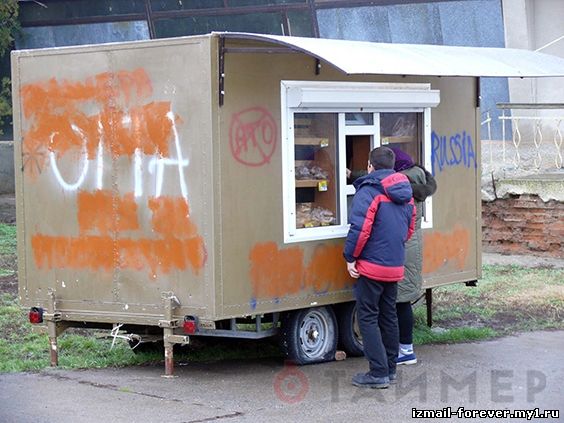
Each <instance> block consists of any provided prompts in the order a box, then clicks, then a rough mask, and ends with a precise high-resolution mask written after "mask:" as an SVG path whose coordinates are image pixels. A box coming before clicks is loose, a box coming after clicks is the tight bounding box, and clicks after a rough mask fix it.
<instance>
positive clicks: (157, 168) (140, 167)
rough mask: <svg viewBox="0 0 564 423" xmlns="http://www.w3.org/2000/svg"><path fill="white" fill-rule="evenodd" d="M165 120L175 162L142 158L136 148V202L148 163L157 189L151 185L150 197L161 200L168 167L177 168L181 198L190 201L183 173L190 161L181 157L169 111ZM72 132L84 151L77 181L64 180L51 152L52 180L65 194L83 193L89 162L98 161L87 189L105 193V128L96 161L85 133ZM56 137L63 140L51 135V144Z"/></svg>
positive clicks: (86, 182)
mask: <svg viewBox="0 0 564 423" xmlns="http://www.w3.org/2000/svg"><path fill="white" fill-rule="evenodd" d="M166 116H167V118H168V119H169V120H170V122H171V126H172V135H173V137H174V147H175V152H176V158H173V157H162V156H160V155H158V156H149V157H147V156H145V155H144V154H143V151H142V150H141V149H140V148H136V149H135V152H134V154H133V157H131V160H132V161H133V166H132V176H133V178H132V182H133V187H132V188H133V189H132V190H133V192H134V195H135V197H136V198H139V197H142V196H143V194H144V193H145V187H144V181H146V177H145V174H144V168H145V167H144V162H145V163H146V169H147V170H148V173H149V174H151V175H153V178H154V185H153V184H152V183H151V185H152V186H154V192H149V194H152V195H154V196H155V197H160V196H161V194H162V192H163V185H164V180H165V169H166V168H167V167H169V166H172V167H173V168H176V169H177V172H178V186H179V188H180V192H181V195H182V197H184V198H186V199H187V198H188V186H187V184H186V179H185V175H184V172H185V168H187V167H188V165H189V163H190V161H189V160H188V158H185V157H184V156H183V154H182V148H181V142H180V137H179V134H178V130H177V128H176V122H175V117H174V113H173V112H172V111H170V112H168V113H167V115H166ZM124 119H126V118H124ZM125 123H127V122H125ZM71 128H72V130H73V132H74V133H75V134H76V135H77V136H78V137H79V138H80V139H81V141H82V149H81V153H80V162H79V169H80V171H79V174H78V177H77V179H76V181H75V182H74V183H71V182H68V181H67V180H65V178H64V177H63V176H62V174H61V171H60V169H59V163H58V161H57V156H56V154H55V152H53V151H51V152H49V160H50V164H51V169H52V172H53V176H54V177H55V179H56V180H57V182H58V184H59V185H60V186H61V188H63V189H64V190H66V191H77V190H78V189H80V188H83V189H84V185H85V184H88V177H89V169H90V162H91V161H95V164H94V166H93V167H94V170H95V174H94V175H93V178H94V179H93V180H92V182H91V183H90V184H91V185H90V186H88V187H87V188H95V189H98V190H102V189H104V172H105V171H106V170H107V169H106V166H105V160H108V158H106V157H105V151H106V150H109V149H105V148H104V145H105V142H106V138H105V136H104V129H103V127H102V124H101V123H98V137H99V139H98V146H97V149H96V158H95V159H94V160H90V159H89V158H88V151H87V145H88V139H87V138H86V135H85V134H84V132H83V131H82V130H81V129H80V128H79V127H77V126H76V125H74V124H72V125H71ZM57 136H60V134H59V133H58V132H54V133H52V134H51V136H50V143H51V144H53V143H54V139H55V137H57ZM59 161H60V159H59ZM67 163H68V161H67ZM66 167H67V168H68V165H67V166H66ZM110 169H111V167H110ZM167 174H168V173H167ZM92 185H93V186H92ZM173 185H174V184H173ZM167 186H171V184H167ZM149 191H151V190H149Z"/></svg>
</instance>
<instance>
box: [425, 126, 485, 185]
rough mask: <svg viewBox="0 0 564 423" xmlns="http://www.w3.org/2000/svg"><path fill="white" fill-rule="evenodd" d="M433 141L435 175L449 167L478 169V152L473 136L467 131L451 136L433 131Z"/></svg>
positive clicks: (432, 156)
mask: <svg viewBox="0 0 564 423" xmlns="http://www.w3.org/2000/svg"><path fill="white" fill-rule="evenodd" d="M431 142H432V149H431V160H432V163H433V174H434V175H436V174H437V173H438V172H442V171H443V170H444V169H445V168H447V167H455V166H463V167H466V168H472V169H476V167H477V162H476V153H475V151H474V145H473V143H472V137H471V136H470V134H468V133H466V131H462V133H460V132H459V133H456V134H453V135H450V136H446V135H439V134H437V133H436V132H435V131H433V133H432V135H431Z"/></svg>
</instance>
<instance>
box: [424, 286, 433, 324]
mask: <svg viewBox="0 0 564 423" xmlns="http://www.w3.org/2000/svg"><path fill="white" fill-rule="evenodd" d="M425 303H426V304H427V326H429V327H431V326H433V289H432V288H427V289H426V290H425Z"/></svg>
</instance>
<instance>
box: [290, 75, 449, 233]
mask: <svg viewBox="0 0 564 423" xmlns="http://www.w3.org/2000/svg"><path fill="white" fill-rule="evenodd" d="M280 85H281V130H282V134H281V139H282V190H283V213H284V219H283V225H284V228H283V230H284V242H285V243H292V242H303V241H316V240H324V239H334V238H342V237H345V236H346V235H347V232H348V229H349V224H348V201H347V198H348V197H349V196H351V195H354V187H353V186H352V185H351V184H347V176H346V167H347V163H346V137H347V136H348V135H361V136H370V149H373V148H375V147H378V146H380V145H381V140H380V113H414V112H415V113H420V114H421V115H420V116H421V117H422V128H421V131H420V135H419V136H420V137H422V138H423V140H422V141H423V143H422V144H423V151H422V157H423V159H424V160H423V162H424V166H425V167H426V168H427V169H431V108H432V107H436V106H437V105H438V104H439V101H440V95H439V91H438V90H431V86H430V84H420V83H363V82H327V81H323V82H315V81H281V84H280ZM296 113H298V114H300V113H334V114H338V129H337V134H338V136H337V143H338V145H337V149H338V159H337V162H338V163H336V168H337V172H338V174H337V179H338V190H337V193H338V204H337V208H338V213H336V214H337V216H336V219H337V221H336V223H335V224H331V225H327V226H317V227H304V228H298V227H297V224H296V174H295V167H296V160H295V137H294V114H296ZM345 113H364V114H367V113H371V114H372V123H371V124H369V125H358V124H355V125H347V124H346V121H345ZM367 159H368V157H367ZM432 226H433V217H432V199H431V197H430V198H428V199H427V201H426V204H425V213H424V216H423V221H422V227H425V228H430V227H432Z"/></svg>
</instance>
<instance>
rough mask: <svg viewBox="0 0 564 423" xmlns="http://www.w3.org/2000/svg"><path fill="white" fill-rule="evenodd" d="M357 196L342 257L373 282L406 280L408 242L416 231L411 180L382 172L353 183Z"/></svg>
mask: <svg viewBox="0 0 564 423" xmlns="http://www.w3.org/2000/svg"><path fill="white" fill-rule="evenodd" d="M354 186H355V188H356V194H355V196H354V198H353V203H352V208H351V211H350V214H349V223H350V225H351V226H350V229H349V233H348V235H347V240H346V242H345V251H344V253H343V255H344V256H345V260H347V262H349V263H352V262H353V261H355V260H356V268H357V270H358V272H359V273H360V274H361V275H363V276H366V277H368V278H370V279H375V280H378V281H384V282H397V281H400V280H402V279H403V272H404V270H403V263H404V260H405V242H406V241H407V240H408V239H409V238H410V237H411V235H412V234H413V231H414V229H415V215H416V210H415V204H414V202H413V198H412V195H413V192H412V190H411V185H410V183H409V180H408V179H407V177H406V176H405V175H403V174H402V173H396V172H395V171H394V170H393V169H379V170H375V171H373V172H370V173H369V174H368V175H366V176H363V177H361V178H358V179H357V180H356V181H354Z"/></svg>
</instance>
